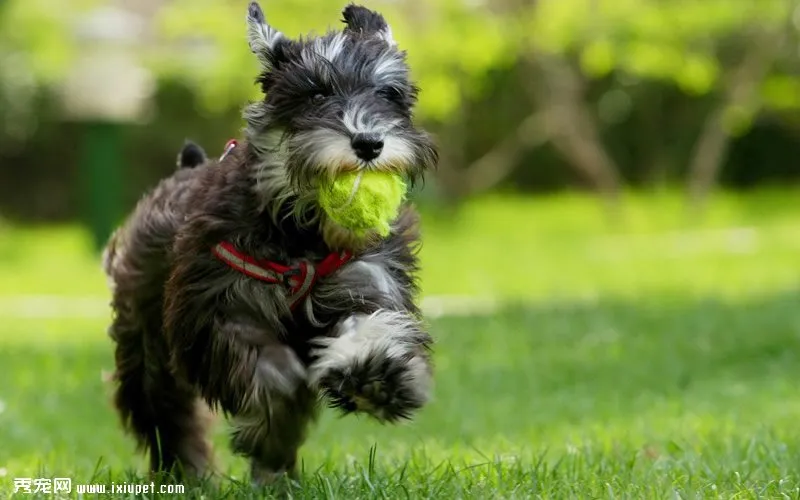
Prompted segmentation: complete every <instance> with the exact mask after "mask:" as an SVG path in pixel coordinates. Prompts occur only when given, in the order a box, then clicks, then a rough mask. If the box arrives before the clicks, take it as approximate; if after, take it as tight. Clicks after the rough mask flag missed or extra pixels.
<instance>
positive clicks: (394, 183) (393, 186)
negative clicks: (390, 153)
mask: <svg viewBox="0 0 800 500" xmlns="http://www.w3.org/2000/svg"><path fill="white" fill-rule="evenodd" d="M405 196H406V183H405V181H404V180H403V178H402V177H401V176H399V175H397V174H392V173H388V172H374V171H359V172H349V173H346V174H341V175H339V176H337V177H336V179H335V180H334V181H333V182H329V183H326V184H325V185H323V186H321V188H320V190H319V204H320V206H321V207H322V209H323V210H324V211H325V213H326V214H328V217H330V218H331V219H332V220H333V221H334V222H336V223H337V224H339V225H340V226H342V227H345V228H347V229H350V230H351V231H353V232H355V233H356V234H358V235H360V236H364V235H365V234H366V233H367V232H369V231H375V232H376V233H378V234H379V235H381V236H388V235H389V231H390V225H391V223H392V222H393V221H394V220H395V219H396V218H397V214H398V213H399V211H400V206H401V205H402V204H403V200H404V199H405Z"/></svg>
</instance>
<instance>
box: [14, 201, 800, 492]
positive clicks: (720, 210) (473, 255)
mask: <svg viewBox="0 0 800 500" xmlns="http://www.w3.org/2000/svg"><path fill="white" fill-rule="evenodd" d="M796 199H797V198H796V193H792V192H790V191H787V192H783V193H775V192H772V193H767V194H759V193H757V194H754V195H750V196H747V197H741V198H739V197H734V196H732V195H728V196H726V197H723V198H720V199H717V200H716V202H715V204H714V205H713V206H712V207H711V212H710V214H709V217H708V218H707V219H706V220H705V221H703V222H702V224H701V223H695V224H693V226H694V227H691V228H687V227H686V226H685V225H683V224H682V222H681V221H680V220H679V218H678V217H677V215H675V214H676V211H675V210H674V208H675V207H674V206H672V204H673V202H674V199H673V198H672V197H670V196H666V195H665V196H662V197H658V198H657V199H654V200H651V201H647V200H646V198H645V197H643V196H639V197H636V196H632V197H631V202H630V203H629V205H628V211H627V213H626V219H625V221H626V222H625V224H624V225H622V226H616V227H612V228H609V227H607V226H606V225H605V223H604V221H603V219H602V218H601V217H600V215H599V214H598V212H597V207H596V206H595V205H594V204H593V202H592V201H591V200H589V199H584V198H581V197H556V198H553V199H544V200H534V201H527V200H504V199H488V200H482V201H479V202H475V203H474V204H472V205H470V206H468V207H466V208H465V209H464V210H463V211H461V212H459V213H457V214H451V215H450V216H445V215H441V214H436V213H433V212H429V213H426V218H425V228H426V235H427V239H426V247H425V250H424V252H425V253H424V254H423V259H424V261H425V266H426V271H425V274H424V275H423V279H424V280H425V282H424V285H425V291H426V293H427V294H428V295H434V294H481V295H483V294H486V295H495V296H500V297H502V298H506V299H511V302H510V303H509V305H508V306H507V307H505V308H504V309H503V310H502V311H500V312H498V313H496V314H492V315H484V316H465V317H441V318H435V319H432V320H431V330H432V331H433V332H434V335H435V336H436V338H437V341H438V345H437V347H436V365H437V377H436V390H435V394H436V399H435V401H434V402H433V403H431V405H430V406H429V407H427V408H426V409H425V411H423V412H422V413H421V414H420V416H419V418H418V419H416V420H415V421H414V422H412V423H409V424H407V425H403V426H398V427H387V426H381V425H379V424H376V423H374V422H371V421H369V420H365V419H358V418H355V417H347V418H340V417H338V416H337V415H336V414H335V413H333V412H329V411H326V412H324V413H323V416H322V418H321V420H320V422H319V424H318V425H317V426H316V427H315V428H314V430H313V432H312V433H311V435H310V437H309V440H308V442H307V445H306V446H305V447H304V448H303V450H302V457H303V473H302V475H301V479H300V481H299V482H298V483H297V484H292V485H287V486H286V488H288V493H290V494H291V496H292V497H294V498H348V499H349V498H536V497H542V498H598V497H602V498H734V497H735V498H800V467H799V466H798V464H800V427H798V426H797V421H798V420H800V392H798V388H797V380H800V307H798V299H800V272H799V271H800V259H799V258H798V253H799V252H798V250H800V205H798V204H797V203H796V202H795V200H796ZM448 217H449V218H448ZM559 222H561V223H559ZM521 228H524V229H521ZM0 231H2V230H0ZM2 234H6V235H13V238H11V239H12V240H14V241H16V242H17V243H18V242H19V241H24V247H23V248H26V249H34V251H33V252H32V253H28V252H24V251H19V245H15V244H13V243H10V242H9V241H8V240H0V300H2V299H3V298H12V297H14V296H16V295H19V294H23V293H24V294H37V293H49V294H62V295H65V296H72V297H77V296H81V295H97V296H100V297H102V296H103V294H104V289H103V282H102V277H101V276H99V274H97V272H96V261H95V260H94V258H93V257H91V254H90V253H89V252H88V251H87V249H86V248H87V247H86V242H85V238H84V237H83V236H82V235H81V233H80V232H78V231H76V230H75V229H74V228H72V229H71V228H62V229H58V230H44V229H42V230H20V229H6V232H5V233H3V232H0V235H2ZM20 238H21V239H22V240H20ZM15 252H16V253H15ZM34 256H39V257H43V256H49V257H50V260H55V261H56V263H48V264H47V265H46V266H52V267H46V269H45V270H43V269H36V266H34V265H33V264H34V263H36V262H39V260H38V259H36V258H34ZM59 264H61V265H59ZM0 320H2V322H3V328H2V330H0V367H2V368H1V369H0V498H4V497H6V496H8V495H9V494H10V493H11V492H12V491H13V478H15V477H31V478H36V477H45V478H52V477H71V478H72V479H73V482H75V483H111V482H114V483H117V484H119V483H123V482H127V483H136V482H142V483H149V482H150V479H149V478H147V476H146V475H145V474H144V461H143V460H142V458H141V457H139V456H138V455H136V454H135V453H134V450H133V445H132V442H131V441H130V440H129V439H128V438H127V437H125V436H124V435H123V434H122V433H121V432H120V429H119V427H118V425H117V422H116V417H115V415H114V413H113V411H112V409H111V407H110V405H109V404H108V395H109V392H110V387H109V386H108V384H107V383H105V382H104V381H103V373H104V371H110V370H111V369H112V358H111V345H110V343H109V341H108V340H107V339H106V337H105V334H104V332H105V327H106V325H107V318H106V317H104V316H103V315H101V316H100V317H97V316H92V315H86V316H85V317H82V316H80V315H76V316H72V317H39V318H37V317H30V316H27V317H26V316H25V315H15V314H13V311H9V310H6V311H5V316H3V310H2V309H0ZM225 431H226V428H225V424H224V422H220V423H219V425H218V426H217V427H216V428H215V433H214V439H215V442H216V443H217V444H218V452H217V455H218V457H219V462H220V466H221V468H222V469H223V470H224V471H225V472H226V474H227V475H228V476H229V477H228V478H226V479H222V480H221V481H219V482H217V483H205V484H201V485H199V486H196V487H194V488H192V489H190V491H189V494H188V495H176V496H174V498H186V497H196V498H201V497H204V498H222V497H227V498H262V497H263V496H264V495H265V494H267V495H271V494H275V493H277V490H269V491H266V492H264V491H256V490H253V489H251V488H250V487H249V486H248V485H247V474H246V464H245V462H244V461H243V460H242V459H241V458H238V457H233V456H231V455H230V454H229V453H228V451H227V449H226V435H225ZM73 496H75V495H74V492H73ZM33 497H35V495H25V494H22V495H18V498H33ZM87 497H89V498H90V497H91V496H87ZM106 497H111V496H110V495H109V496H104V497H102V498H106ZM127 497H134V495H127ZM136 497H137V498H139V497H142V498H143V497H147V496H141V495H140V496H136ZM41 498H51V495H41ZM147 498H152V496H149V497H147ZM159 498H172V497H170V496H159Z"/></svg>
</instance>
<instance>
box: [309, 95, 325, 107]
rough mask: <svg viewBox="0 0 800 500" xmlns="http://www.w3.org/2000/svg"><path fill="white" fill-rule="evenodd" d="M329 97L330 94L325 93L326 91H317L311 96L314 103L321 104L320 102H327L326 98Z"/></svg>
mask: <svg viewBox="0 0 800 500" xmlns="http://www.w3.org/2000/svg"><path fill="white" fill-rule="evenodd" d="M327 98H328V94H325V93H322V92H317V93H316V94H314V96H313V97H312V98H311V102H312V103H314V104H317V105H319V104H322V103H323V102H325V100H326V99H327Z"/></svg>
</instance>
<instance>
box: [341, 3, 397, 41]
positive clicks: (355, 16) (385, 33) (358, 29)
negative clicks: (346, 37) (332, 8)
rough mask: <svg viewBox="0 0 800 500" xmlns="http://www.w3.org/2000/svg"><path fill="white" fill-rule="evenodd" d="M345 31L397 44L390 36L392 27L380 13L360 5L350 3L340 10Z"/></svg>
mask: <svg viewBox="0 0 800 500" xmlns="http://www.w3.org/2000/svg"><path fill="white" fill-rule="evenodd" d="M342 17H343V18H344V19H343V22H344V23H345V24H346V25H347V28H345V31H349V32H351V33H356V34H360V35H366V36H376V37H378V38H380V39H382V40H384V41H386V43H388V44H389V45H397V42H395V41H394V38H393V37H392V28H391V27H390V26H389V24H388V23H387V22H386V19H384V18H383V16H382V15H380V14H378V13H377V12H375V11H372V10H369V9H368V8H366V7H362V6H360V5H355V4H350V5H348V6H347V7H345V8H344V10H343V11H342Z"/></svg>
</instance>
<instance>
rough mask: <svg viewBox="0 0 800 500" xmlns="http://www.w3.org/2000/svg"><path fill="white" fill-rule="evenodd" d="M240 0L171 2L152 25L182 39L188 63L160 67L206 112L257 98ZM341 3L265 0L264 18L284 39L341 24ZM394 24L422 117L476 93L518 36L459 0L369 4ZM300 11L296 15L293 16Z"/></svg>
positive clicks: (442, 112)
mask: <svg viewBox="0 0 800 500" xmlns="http://www.w3.org/2000/svg"><path fill="white" fill-rule="evenodd" d="M246 3H247V2H246V1H244V0H236V1H231V2H226V3H221V2H214V1H211V0H205V1H195V0H177V1H175V2H172V3H170V4H169V5H168V6H167V7H166V8H165V9H163V10H162V11H161V12H160V15H159V20H158V26H159V27H160V29H161V33H162V34H163V35H164V36H165V38H166V39H167V40H170V41H180V40H185V41H186V43H187V49H186V52H188V54H186V55H187V56H188V57H187V59H188V60H189V62H188V64H182V63H181V61H179V60H175V59H174V57H172V56H170V57H168V58H163V59H161V61H160V66H159V67H160V68H161V70H162V71H171V72H173V73H175V74H180V73H183V74H189V75H190V78H191V79H192V81H194V82H195V83H196V85H197V89H198V91H199V92H200V93H201V95H202V96H203V101H204V104H205V105H206V106H207V107H208V109H210V110H214V109H223V108H224V107H225V106H230V105H231V104H232V103H240V102H241V101H242V100H244V99H251V98H257V97H258V89H256V88H255V86H254V85H253V79H254V78H255V76H256V75H257V74H258V71H259V67H258V65H257V64H256V60H255V58H254V57H253V56H252V54H250V52H249V49H248V47H247V43H246V40H245V27H244V14H243V13H244V12H245V8H246ZM344 5H346V3H342V4H341V5H340V4H336V3H332V2H329V1H327V0H326V1H322V0H317V1H310V2H309V1H300V0H275V1H270V2H269V3H265V5H264V9H265V11H266V16H267V20H268V22H269V23H270V24H271V25H273V26H275V27H276V28H277V29H279V30H281V31H282V32H284V33H285V34H286V35H288V36H292V37H296V36H300V35H304V34H305V33H308V32H315V33H318V34H319V33H324V32H325V31H326V30H327V29H329V28H333V29H341V27H342V26H341V23H340V22H339V19H340V18H341V9H342V8H343V7H344ZM369 6H370V8H373V9H376V10H379V11H381V12H382V13H383V14H384V15H385V17H386V18H387V20H388V22H389V24H390V25H391V26H392V30H393V33H394V37H395V39H397V40H398V42H399V44H400V46H401V47H402V48H403V49H404V50H406V51H408V57H409V64H410V65H411V67H412V71H413V72H414V74H415V77H416V78H418V79H419V81H420V82H421V85H422V86H423V87H424V88H425V92H423V93H422V95H421V96H420V104H419V109H420V114H421V115H422V116H424V117H426V118H429V119H445V118H446V117H447V116H448V115H450V114H451V113H453V112H454V111H455V110H456V109H457V108H458V106H460V105H461V99H462V97H461V95H462V93H463V94H464V95H466V96H469V95H477V94H478V93H479V92H480V90H481V81H482V79H483V77H484V75H485V73H486V72H487V71H488V70H489V69H491V68H492V67H495V66H497V65H498V64H507V63H509V62H510V61H511V60H512V57H513V52H510V51H509V50H508V49H509V47H510V46H511V44H512V43H513V42H514V40H516V39H518V38H519V30H515V29H510V26H509V24H508V22H507V20H505V19H503V18H502V17H500V16H492V15H486V13H485V12H483V11H482V10H475V9H471V8H469V7H467V6H466V5H465V3H464V2H460V1H454V0H437V1H434V2H425V3H421V2H420V3H415V4H412V6H410V7H409V6H405V7H404V6H401V5H398V4H397V3H396V2H389V1H382V2H372V3H370V4H369ZM298 12H302V15H297V13H298ZM198 39H205V40H207V41H209V42H211V43H213V44H214V45H215V46H216V49H214V50H213V51H212V53H211V54H210V57H209V58H204V59H202V61H201V62H200V63H199V64H195V63H194V59H193V57H192V55H191V51H192V48H191V43H192V42H193V41H196V40H198Z"/></svg>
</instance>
